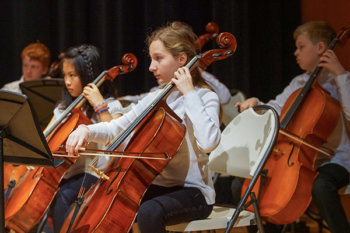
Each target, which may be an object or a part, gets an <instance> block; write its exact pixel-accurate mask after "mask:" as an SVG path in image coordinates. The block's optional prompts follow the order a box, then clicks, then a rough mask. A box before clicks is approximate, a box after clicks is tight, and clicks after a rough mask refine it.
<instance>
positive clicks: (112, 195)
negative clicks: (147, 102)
mask: <svg viewBox="0 0 350 233" xmlns="http://www.w3.org/2000/svg"><path fill="white" fill-rule="evenodd" d="M165 109H166V110H165ZM185 132H186V129H185V126H184V125H183V124H181V123H180V121H179V119H178V117H177V116H176V115H175V114H174V113H173V112H172V110H170V108H169V107H167V106H165V105H164V107H160V108H157V109H155V110H153V111H151V112H150V113H149V114H148V116H147V117H146V118H145V119H144V120H143V121H142V123H141V124H140V125H138V127H137V128H136V129H135V131H134V132H133V133H132V134H130V140H129V139H127V140H126V141H129V143H128V144H127V145H126V146H125V145H124V144H121V146H120V147H124V148H118V150H119V149H122V150H123V151H124V152H125V151H126V152H127V151H130V152H132V151H137V152H140V155H141V154H142V153H143V152H151V153H157V152H159V153H160V152H165V153H167V154H168V155H169V157H170V158H172V157H173V156H174V155H175V153H176V152H177V150H178V148H179V147H180V145H181V142H182V140H183V137H184V135H185ZM169 161H170V159H168V160H153V159H130V158H121V159H120V160H119V161H116V163H114V165H113V166H112V167H110V168H109V169H108V170H107V171H106V172H105V173H106V175H107V176H108V177H110V179H109V180H104V179H99V180H98V182H97V183H96V184H95V185H94V186H93V187H92V188H91V189H90V190H89V191H88V192H87V193H86V195H85V202H84V204H83V205H82V206H81V208H80V209H79V212H78V214H77V216H76V218H75V221H74V223H73V225H72V228H71V231H70V232H84V233H85V232H128V231H129V230H130V228H131V226H132V223H133V222H134V220H135V217H136V213H137V210H138V209H139V206H140V204H141V199H142V197H143V195H144V193H145V192H146V190H147V188H148V187H149V185H150V184H151V183H152V181H153V180H154V178H155V177H156V176H157V175H158V174H159V173H160V172H161V171H162V170H163V168H164V167H165V166H166V165H167V164H168V162H169ZM121 210H122V211H121ZM72 215H73V211H71V213H70V215H69V216H68V217H67V219H66V221H65V223H64V225H63V226H62V229H61V232H67V230H68V228H69V224H70V222H71V218H72Z"/></svg>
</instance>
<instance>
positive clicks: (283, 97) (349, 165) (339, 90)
mask: <svg viewBox="0 0 350 233" xmlns="http://www.w3.org/2000/svg"><path fill="white" fill-rule="evenodd" d="M309 77H310V76H309V75H308V74H306V73H304V74H301V75H299V76H297V77H295V78H294V79H293V80H292V81H291V82H290V84H289V85H288V86H287V87H286V88H285V89H284V90H283V92H282V93H281V94H279V95H277V96H276V99H274V100H270V101H269V102H268V103H267V104H268V105H270V106H272V107H274V108H275V109H276V110H277V112H278V113H279V114H280V113H281V110H282V108H283V105H284V104H285V102H286V101H287V99H288V97H289V96H290V95H291V94H292V93H293V92H294V91H296V90H297V89H300V88H302V87H304V85H305V83H306V82H307V80H308V79H309ZM318 83H319V84H320V85H321V86H322V87H323V88H324V89H325V90H327V91H328V92H329V94H330V95H331V96H332V97H333V98H335V99H336V100H338V101H339V103H340V105H341V108H342V111H341V113H340V118H339V121H338V123H337V126H336V128H335V129H334V130H333V132H332V134H331V135H330V137H329V138H328V141H327V143H326V144H325V145H324V146H325V147H328V148H330V149H332V150H333V151H334V153H335V155H334V156H333V157H332V158H331V159H330V161H329V162H326V163H336V164H339V165H340V166H343V167H344V168H346V169H347V170H348V171H349V172H350V139H349V132H348V131H347V129H346V124H348V122H350V73H349V72H346V73H345V74H342V75H339V76H334V75H332V74H330V73H327V72H326V71H325V70H323V72H321V75H320V76H319V77H318ZM259 104H263V103H262V102H260V103H259ZM310 114H312V113H310ZM326 163H325V164H326Z"/></svg>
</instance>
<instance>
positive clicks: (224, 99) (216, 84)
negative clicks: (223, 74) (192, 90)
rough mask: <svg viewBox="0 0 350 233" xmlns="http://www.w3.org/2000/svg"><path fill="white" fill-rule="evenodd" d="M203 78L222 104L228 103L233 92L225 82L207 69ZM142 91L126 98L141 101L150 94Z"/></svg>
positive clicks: (154, 89) (154, 88) (203, 73)
mask: <svg viewBox="0 0 350 233" xmlns="http://www.w3.org/2000/svg"><path fill="white" fill-rule="evenodd" d="M201 76H202V78H203V79H204V80H205V82H206V83H207V84H208V85H209V86H210V87H211V88H213V90H214V91H215V92H216V94H217V95H218V97H219V101H220V104H226V103H228V102H229V101H230V98H231V92H230V90H229V89H228V88H227V87H226V86H225V84H223V83H221V82H220V81H219V80H218V79H217V78H216V77H215V76H214V75H213V74H211V73H209V72H207V71H203V72H202V73H201ZM163 87H164V85H159V86H155V87H152V88H151V90H150V91H149V92H153V91H156V90H158V89H161V88H163ZM149 92H147V93H142V94H139V95H127V96H123V99H124V100H129V101H131V102H134V103H137V102H138V101H140V100H141V99H142V98H144V97H145V96H147V95H148V93H149Z"/></svg>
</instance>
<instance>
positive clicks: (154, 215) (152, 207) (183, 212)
mask: <svg viewBox="0 0 350 233" xmlns="http://www.w3.org/2000/svg"><path fill="white" fill-rule="evenodd" d="M212 209H213V206H212V205H208V204H207V203H206V201H205V198H204V196H203V194H202V193H201V191H200V190H199V189H196V188H184V187H170V188H167V187H161V186H156V185H151V186H150V188H148V189H147V192H146V194H145V196H144V198H143V199H142V204H141V206H140V209H139V211H138V215H137V223H138V226H139V229H140V231H141V232H142V233H163V232H166V231H165V226H166V225H173V224H177V223H181V222H186V221H191V220H195V219H203V218H206V217H208V216H209V214H210V212H211V211H212Z"/></svg>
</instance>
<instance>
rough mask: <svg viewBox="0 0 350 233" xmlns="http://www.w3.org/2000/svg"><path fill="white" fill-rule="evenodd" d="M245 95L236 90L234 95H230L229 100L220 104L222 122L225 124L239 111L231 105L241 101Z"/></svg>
mask: <svg viewBox="0 0 350 233" xmlns="http://www.w3.org/2000/svg"><path fill="white" fill-rule="evenodd" d="M244 100H245V96H244V94H243V92H241V91H237V92H236V93H235V94H234V95H232V96H231V99H230V102H228V103H226V104H223V105H222V123H223V124H224V125H225V126H227V125H228V124H229V123H230V122H231V121H232V119H233V118H235V117H236V116H237V115H238V114H239V112H238V110H237V109H236V108H234V107H233V105H234V104H235V103H237V102H243V101H244Z"/></svg>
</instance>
